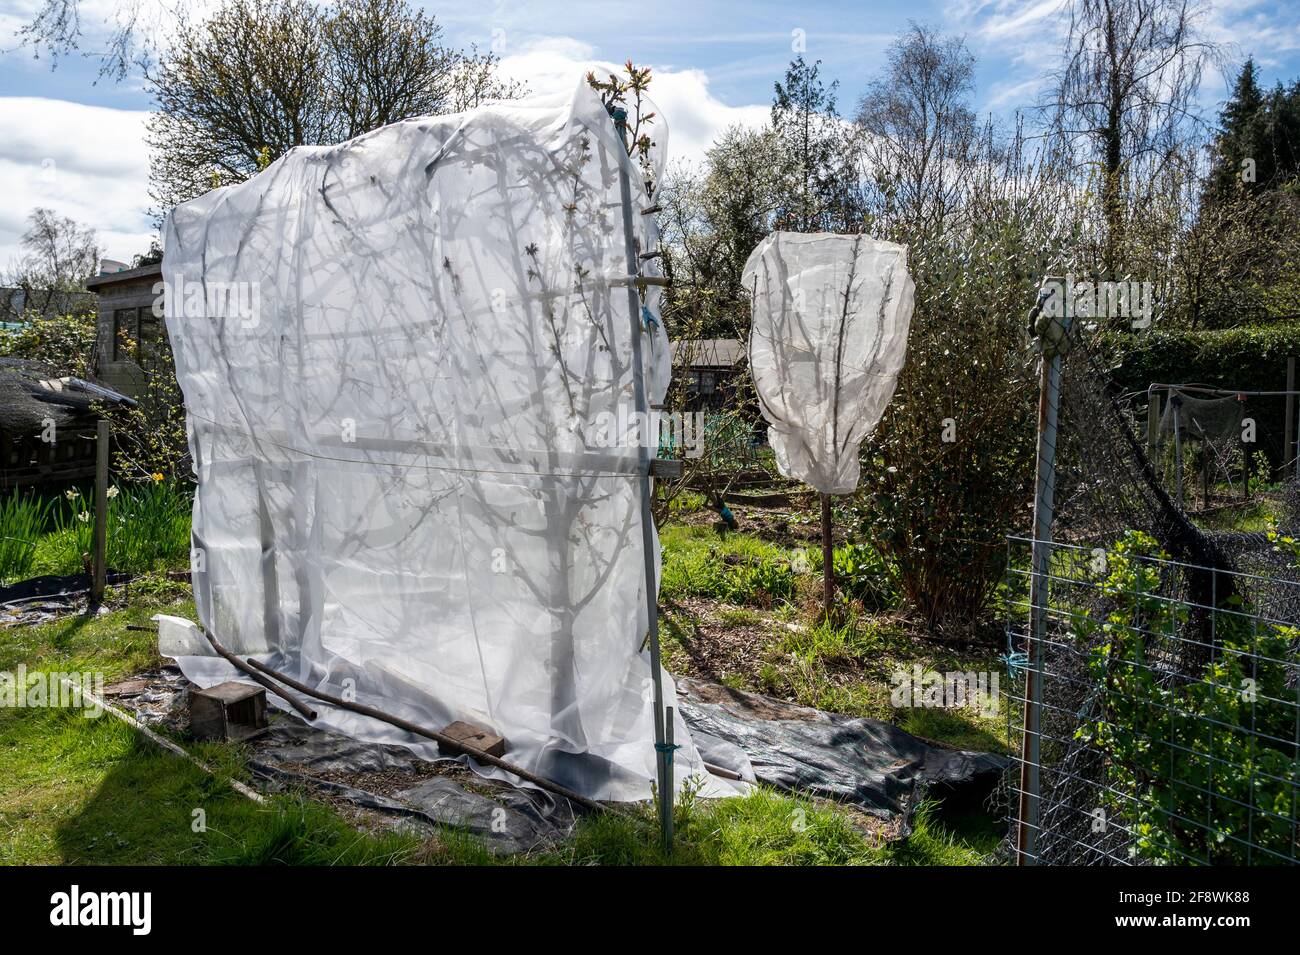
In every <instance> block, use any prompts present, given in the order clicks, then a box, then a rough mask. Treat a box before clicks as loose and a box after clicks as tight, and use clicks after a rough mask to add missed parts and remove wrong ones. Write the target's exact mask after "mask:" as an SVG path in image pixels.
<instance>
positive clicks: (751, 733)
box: [678, 679, 1009, 817]
mask: <svg viewBox="0 0 1300 955" xmlns="http://www.w3.org/2000/svg"><path fill="white" fill-rule="evenodd" d="M678 690H679V693H680V694H681V699H680V705H681V708H682V713H683V715H684V716H685V717H686V722H687V725H689V726H690V728H691V732H692V733H694V734H695V739H696V741H697V744H698V745H699V746H700V748H701V750H702V751H703V752H704V755H705V759H706V760H708V761H709V762H710V763H713V764H715V765H720V766H723V767H725V768H727V769H730V770H732V771H733V772H736V773H738V774H740V775H742V776H744V778H746V779H758V780H759V781H761V782H765V783H769V784H771V785H773V786H779V787H780V788H782V789H787V790H791V791H795V792H802V793H809V794H811V795H814V796H823V797H825V798H828V799H834V800H835V801H837V802H845V803H850V804H853V805H859V806H862V807H863V808H864V809H866V810H868V811H870V812H872V813H874V814H875V815H878V816H882V817H892V816H894V815H902V816H904V817H908V816H910V814H911V812H912V811H913V810H914V809H915V808H916V805H917V802H918V797H919V796H920V789H921V787H930V786H933V787H936V788H937V789H938V790H939V791H942V792H945V793H951V794H954V795H962V796H970V797H973V800H972V801H975V802H982V801H983V799H984V798H985V797H986V796H987V795H988V794H989V793H990V792H991V791H992V789H993V787H994V786H996V785H997V783H998V781H999V780H1000V779H1001V777H1002V773H1003V772H1004V771H1005V770H1006V768H1007V765H1008V763H1009V760H1008V759H1007V758H1006V757H1004V756H998V755H996V754H994V753H978V752H969V751H966V750H951V749H941V748H940V747H937V746H931V745H930V744H928V743H926V742H925V741H924V740H921V739H918V738H917V737H915V736H913V735H911V734H910V733H908V732H906V731H904V730H901V729H899V728H898V727H897V726H894V725H893V724H891V723H882V722H881V721H879V720H871V719H865V718H861V717H851V716H843V715H841V714H839V713H827V712H825V711H823V710H816V709H812V708H811V707H807V706H796V705H794V704H791V703H783V702H781V701H780V700H774V699H771V698H769V697H765V696H760V695H759V694H757V693H745V692H743V691H741V690H733V689H731V688H729V687H723V686H719V685H717V684H713V683H703V682H700V681H698V680H690V679H683V680H682V681H680V685H679V687H678ZM737 754H738V755H737Z"/></svg>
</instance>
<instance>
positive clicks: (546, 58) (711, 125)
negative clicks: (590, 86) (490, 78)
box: [501, 37, 769, 162]
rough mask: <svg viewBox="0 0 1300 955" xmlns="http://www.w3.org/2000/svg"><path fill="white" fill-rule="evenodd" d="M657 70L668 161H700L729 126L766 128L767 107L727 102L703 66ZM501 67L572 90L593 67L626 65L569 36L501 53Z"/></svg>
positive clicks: (536, 84)
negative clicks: (716, 92) (717, 93)
mask: <svg viewBox="0 0 1300 955" xmlns="http://www.w3.org/2000/svg"><path fill="white" fill-rule="evenodd" d="M649 65H650V66H651V68H652V69H653V73H652V77H653V78H652V80H651V82H650V99H651V100H653V101H654V104H655V107H656V108H657V109H658V111H659V114H660V116H662V117H663V119H664V121H665V122H667V124H668V159H669V160H670V161H676V160H686V161H689V162H698V161H699V160H700V159H702V158H703V157H704V151H705V150H706V149H707V148H708V147H709V146H710V145H711V144H712V143H713V141H714V139H715V138H717V136H718V134H719V133H721V132H722V131H723V130H724V129H726V128H727V127H728V126H731V125H734V124H739V125H742V126H751V127H752V126H761V125H763V124H764V123H766V122H767V119H768V114H769V109H768V107H767V106H728V105H727V104H726V103H723V102H722V101H721V100H719V99H718V98H717V97H715V96H714V95H713V94H712V93H710V92H709V77H708V75H707V74H706V73H705V72H704V71H702V70H693V69H685V70H675V69H672V68H671V67H670V68H665V69H657V68H655V67H654V64H653V63H652V64H649ZM501 68H502V71H503V72H504V73H505V74H506V75H507V76H510V77H513V78H515V79H519V80H522V81H525V82H527V84H528V88H529V89H530V90H531V91H532V92H534V93H550V92H568V91H570V90H572V89H573V87H574V85H575V84H576V83H577V82H578V81H579V80H580V79H581V78H582V77H583V76H585V75H586V74H587V72H588V71H590V70H595V71H596V74H597V75H598V76H600V75H604V74H606V73H610V72H617V71H619V70H620V69H621V66H620V65H619V64H617V63H611V62H608V61H604V60H598V59H596V57H595V51H594V49H593V48H592V47H590V46H588V45H587V44H584V43H580V42H579V41H577V40H573V39H570V38H567V37H553V38H549V39H545V40H536V41H532V42H530V43H529V44H528V45H527V46H526V47H524V48H522V49H519V50H512V49H510V48H509V47H507V48H506V49H505V50H503V51H502V56H501Z"/></svg>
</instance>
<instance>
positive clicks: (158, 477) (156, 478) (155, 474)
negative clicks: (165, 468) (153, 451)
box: [152, 471, 163, 484]
mask: <svg viewBox="0 0 1300 955" xmlns="http://www.w3.org/2000/svg"><path fill="white" fill-rule="evenodd" d="M152 477H153V482H154V483H155V484H157V483H158V482H159V481H161V480H162V479H163V476H162V474H161V473H160V472H158V471H154V472H153V475H152Z"/></svg>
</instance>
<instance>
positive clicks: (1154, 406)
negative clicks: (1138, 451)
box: [1147, 390, 1160, 454]
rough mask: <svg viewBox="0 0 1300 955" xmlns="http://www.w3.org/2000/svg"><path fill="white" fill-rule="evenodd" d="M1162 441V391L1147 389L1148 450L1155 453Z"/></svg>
mask: <svg viewBox="0 0 1300 955" xmlns="http://www.w3.org/2000/svg"><path fill="white" fill-rule="evenodd" d="M1159 443H1160V392H1158V391H1152V390H1148V391H1147V451H1148V452H1149V453H1151V454H1154V453H1155V450H1156V445H1158V444H1159Z"/></svg>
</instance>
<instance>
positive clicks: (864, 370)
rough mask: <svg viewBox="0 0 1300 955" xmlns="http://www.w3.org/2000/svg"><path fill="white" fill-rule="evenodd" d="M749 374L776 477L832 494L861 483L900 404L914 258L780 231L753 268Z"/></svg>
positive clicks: (898, 250) (872, 243)
mask: <svg viewBox="0 0 1300 955" xmlns="http://www.w3.org/2000/svg"><path fill="white" fill-rule="evenodd" d="M744 282H745V287H746V288H748V289H749V290H750V292H751V293H752V295H753V310H752V315H753V321H752V326H751V328H750V334H749V368H750V372H751V374H752V375H753V377H754V387H755V389H756V390H757V392H758V399H759V407H760V408H761V409H762V412H763V417H764V418H766V419H767V422H768V425H769V428H768V439H769V440H770V442H771V444H772V449H773V450H774V451H775V452H776V463H777V467H778V468H780V470H781V473H782V474H784V475H785V476H786V477H790V478H795V479H797V480H800V481H803V482H805V483H806V484H810V485H812V486H813V487H814V488H816V489H817V490H819V491H821V492H822V493H824V494H849V493H851V492H852V491H853V489H854V488H856V487H857V485H858V475H859V469H858V450H859V447H860V446H861V444H862V439H863V438H865V437H866V436H867V435H868V434H870V433H871V430H872V429H873V428H875V426H876V425H877V423H879V421H880V416H881V415H882V414H884V411H885V407H886V406H887V405H888V404H889V400H890V398H892V397H893V395H894V387H895V385H896V384H897V383H898V374H899V372H900V371H901V370H902V368H903V360H904V358H905V357H906V354H907V329H908V324H909V323H910V322H911V319H912V297H913V290H914V286H913V284H912V277H911V276H910V275H909V274H908V271H907V249H906V247H904V246H901V245H895V244H894V243H892V242H880V241H878V240H876V239H870V238H867V237H866V236H861V235H823V234H815V235H806V234H801V233H793V232H775V233H773V234H772V235H770V236H768V237H767V238H766V239H764V240H763V241H762V242H760V243H759V244H758V247H757V248H756V249H754V251H753V252H752V253H750V256H749V260H748V261H747V262H746V263H745V271H744Z"/></svg>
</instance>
